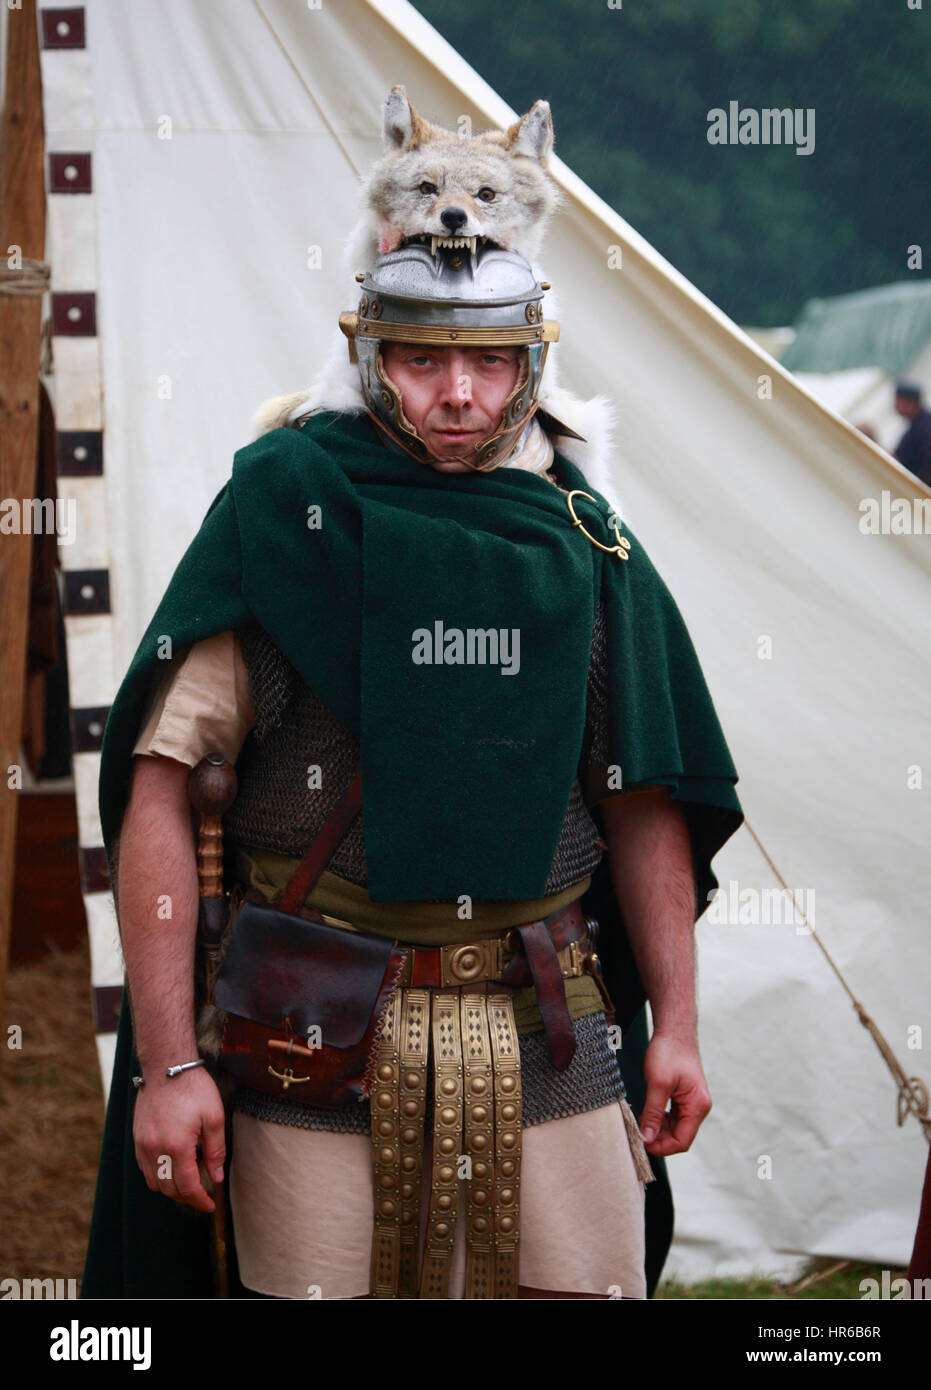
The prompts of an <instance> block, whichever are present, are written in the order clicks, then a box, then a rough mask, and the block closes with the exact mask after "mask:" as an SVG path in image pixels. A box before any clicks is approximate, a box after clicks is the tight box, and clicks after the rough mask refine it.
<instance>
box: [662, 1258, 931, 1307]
mask: <svg viewBox="0 0 931 1390" xmlns="http://www.w3.org/2000/svg"><path fill="white" fill-rule="evenodd" d="M890 1273H891V1277H892V1278H893V1279H895V1278H897V1277H898V1276H899V1275H904V1274H905V1270H904V1269H894V1270H892V1271H890ZM870 1278H872V1279H876V1280H877V1281H878V1280H880V1279H881V1278H882V1270H881V1269H880V1268H879V1266H878V1265H869V1264H857V1263H855V1262H854V1261H852V1260H813V1261H812V1262H811V1265H810V1266H809V1268H808V1270H807V1271H806V1273H805V1274H803V1275H802V1276H801V1277H800V1278H798V1279H795V1280H793V1282H792V1283H790V1284H785V1283H780V1282H779V1281H778V1280H776V1279H771V1278H769V1277H767V1276H765V1275H762V1276H759V1277H757V1278H755V1279H706V1280H704V1281H703V1282H702V1283H699V1284H680V1283H678V1282H677V1281H676V1280H674V1279H664V1280H662V1281H661V1282H660V1286H659V1288H658V1290H657V1292H656V1297H657V1298H658V1299H771V1300H775V1301H786V1300H791V1301H792V1302H797V1301H799V1300H803V1299H811V1300H815V1299H832V1298H840V1299H854V1300H860V1299H861V1298H862V1297H863V1291H862V1290H861V1288H860V1281H861V1280H862V1279H870Z"/></svg>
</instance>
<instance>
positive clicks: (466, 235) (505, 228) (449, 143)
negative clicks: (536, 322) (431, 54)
mask: <svg viewBox="0 0 931 1390" xmlns="http://www.w3.org/2000/svg"><path fill="white" fill-rule="evenodd" d="M384 141H385V152H384V154H383V155H382V157H381V159H379V160H378V162H377V163H376V164H375V165H374V167H373V168H372V169H371V171H370V172H369V174H368V176H367V178H366V179H365V181H364V183H363V197H364V199H365V201H366V203H367V205H368V208H369V210H370V212H371V215H372V218H373V224H374V225H373V230H374V231H375V232H376V235H377V237H378V250H379V253H382V254H383V253H384V252H387V251H396V250H397V249H398V247H399V246H401V245H402V244H403V243H404V242H405V241H409V240H411V239H412V238H418V239H425V240H427V242H428V243H429V244H431V246H432V249H433V250H434V251H435V247H436V244H437V243H438V242H439V243H445V242H447V241H448V242H449V243H450V244H453V245H456V244H462V242H463V241H468V240H470V239H471V238H473V237H474V238H481V239H483V240H485V241H490V242H494V243H495V245H497V246H500V247H502V248H504V249H505V250H512V251H517V252H518V254H519V255H521V256H523V257H524V259H525V260H528V261H532V260H533V259H534V258H535V257H536V255H537V252H538V250H539V246H540V242H541V240H542V237H543V233H544V231H545V229H546V224H547V222H548V221H549V219H550V217H551V216H552V214H553V212H554V210H555V208H556V205H557V202H558V194H557V191H556V188H555V186H554V184H553V183H552V180H551V179H550V178H549V177H548V176H547V174H546V172H545V169H546V163H547V160H548V159H549V155H550V151H551V150H552V148H553V121H552V117H551V115H550V108H549V103H548V102H545V101H536V102H534V104H533V106H532V107H531V108H530V110H529V111H528V112H527V114H526V115H525V116H522V117H521V119H520V120H519V121H517V122H515V124H514V125H512V126H511V127H510V128H509V129H508V130H506V131H497V130H491V131H485V132H484V133H483V134H481V135H471V134H467V133H461V134H460V133H459V132H457V131H452V130H446V129H444V128H443V127H442V126H438V125H433V124H432V123H431V122H430V121H426V120H424V118H423V117H422V116H421V115H420V114H419V113H418V112H417V111H416V110H415V108H414V106H413V105H412V104H411V102H410V101H409V99H408V96H407V92H406V91H405V90H404V88H403V87H392V89H391V92H390V93H389V96H388V99H387V101H386V102H385V108H384ZM432 238H436V239H437V241H436V242H431V239H432Z"/></svg>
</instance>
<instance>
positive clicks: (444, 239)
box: [430, 236, 478, 256]
mask: <svg viewBox="0 0 931 1390" xmlns="http://www.w3.org/2000/svg"><path fill="white" fill-rule="evenodd" d="M477 245H478V237H477V236H431V238H430V255H431V256H435V255H436V248H437V247H438V246H445V247H448V248H449V249H450V250H460V249H461V250H464V249H465V248H466V247H468V248H469V251H470V252H471V254H472V255H473V256H474V255H475V249H476V246H477Z"/></svg>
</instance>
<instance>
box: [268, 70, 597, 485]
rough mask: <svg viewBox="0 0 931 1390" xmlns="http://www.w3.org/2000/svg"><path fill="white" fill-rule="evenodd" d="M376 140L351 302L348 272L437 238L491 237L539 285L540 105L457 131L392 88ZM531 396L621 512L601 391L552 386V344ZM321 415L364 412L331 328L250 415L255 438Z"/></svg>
mask: <svg viewBox="0 0 931 1390" xmlns="http://www.w3.org/2000/svg"><path fill="white" fill-rule="evenodd" d="M383 138H384V146H385V148H384V153H383V154H382V156H381V158H380V159H379V160H378V161H377V162H376V163H375V164H374V165H373V167H372V169H371V170H370V171H369V173H368V175H367V177H366V178H365V179H364V181H363V184H362V187H361V199H362V202H363V204H364V208H365V212H364V215H363V216H362V217H361V218H360V221H359V222H358V224H357V225H356V228H355V230H354V232H353V234H352V236H351V237H350V239H349V241H348V242H347V244H346V247H345V249H344V251H343V256H342V264H343V268H344V275H345V283H346V292H347V304H348V301H349V298H350V297H351V289H352V286H353V278H354V276H355V275H356V273H357V272H359V271H360V270H363V269H367V268H368V267H370V266H371V265H372V263H373V261H374V260H375V258H376V256H378V255H380V254H383V253H385V252H387V251H394V250H396V249H397V248H398V247H399V246H401V245H402V244H403V243H404V242H405V241H407V240H410V239H412V238H418V239H423V240H425V241H427V242H428V243H430V242H431V239H434V240H433V245H434V247H435V245H436V243H437V242H440V243H447V242H452V241H454V240H456V241H467V240H469V239H470V238H472V237H476V238H481V239H483V240H487V241H490V242H493V243H495V244H496V245H499V246H501V247H503V248H505V249H509V250H513V251H516V252H518V254H519V255H521V256H523V257H524V259H525V260H527V261H529V262H530V263H531V264H532V265H534V270H535V273H536V275H537V278H538V279H539V280H540V281H541V282H544V283H545V276H544V273H543V271H542V268H540V267H539V266H537V265H536V264H534V263H535V260H536V257H537V255H538V252H539V248H540V245H541V243H542V240H543V234H544V232H545V230H546V227H547V224H548V223H549V220H550V218H551V217H552V215H553V213H554V212H555V211H556V209H557V207H558V205H559V201H560V195H559V192H558V190H557V188H556V186H555V184H554V183H553V181H552V179H551V178H550V177H549V176H548V175H547V173H546V167H547V163H548V161H549V156H550V153H551V152H552V149H553V121H552V116H551V114H550V107H549V103H548V102H546V101H536V102H534V104H533V106H532V107H531V108H530V110H529V111H528V112H527V113H526V115H524V116H522V117H521V119H520V120H519V121H516V122H515V123H514V125H512V126H510V127H509V129H508V130H506V131H497V130H492V131H485V132H483V133H481V134H479V135H470V134H460V133H459V132H457V131H451V130H446V129H445V128H444V127H442V126H438V125H434V124H433V123H432V122H430V121H426V120H424V118H423V117H422V116H421V115H420V114H419V112H418V111H417V110H416V109H415V107H414V106H413V104H412V103H411V101H410V100H409V98H408V96H407V92H406V91H405V89H404V88H403V87H401V86H396V87H393V88H392V89H391V92H390V93H389V95H388V98H387V101H386V102H385V106H384V113H383ZM444 214H445V217H444ZM463 214H465V220H464V221H463V220H462V215H463ZM543 311H544V313H545V314H546V316H547V317H548V318H554V319H558V317H559V311H558V304H557V302H556V295H555V293H554V291H553V290H552V289H548V290H547V291H546V296H545V298H544V301H543ZM539 403H540V408H541V409H542V410H544V411H546V412H547V413H548V414H549V415H550V416H552V417H554V418H555V419H556V420H558V421H561V422H562V423H563V424H565V425H568V426H569V428H570V429H571V430H573V431H574V432H575V433H576V434H577V435H580V436H582V438H581V439H575V438H572V437H571V436H569V435H561V436H559V437H558V438H557V439H556V441H555V442H556V444H557V447H558V448H559V450H560V451H561V452H562V453H564V454H565V455H566V456H567V457H568V458H569V459H570V460H571V461H572V462H573V463H575V464H576V466H577V467H579V468H581V469H582V471H583V472H584V473H585V476H586V477H587V478H588V480H589V481H590V482H591V483H592V484H593V486H594V487H596V488H597V489H598V490H599V491H600V492H601V493H602V494H603V495H604V496H606V497H607V498H608V499H609V500H610V501H611V502H612V503H614V504H615V505H616V507H617V510H618V512H619V513H620V511H621V508H620V503H619V501H618V499H617V496H616V493H615V489H614V484H613V479H612V477H611V473H610V468H609V464H610V456H611V442H612V430H613V424H614V411H613V407H612V405H611V403H610V401H609V400H608V399H607V398H606V397H604V396H595V397H593V398H592V399H591V400H588V401H583V400H580V399H579V398H578V397H577V396H575V395H573V394H572V392H570V391H567V390H565V389H564V388H563V387H561V386H560V385H559V382H558V373H557V361H556V351H555V346H554V348H551V350H550V352H549V354H548V356H547V361H546V366H545V369H544V372H543V377H542V382H541V386H540V392H539ZM318 410H338V411H344V412H346V413H348V414H362V413H363V412H364V411H365V401H364V398H363V395H362V389H361V385H360V379H359V369H358V367H357V366H356V365H355V364H354V363H352V362H350V360H349V355H348V352H347V346H346V340H345V338H344V337H343V335H342V334H341V333H340V332H339V329H338V328H337V329H336V330H335V332H334V336H333V342H332V346H331V349H330V353H329V356H328V358H327V360H326V362H325V363H324V365H323V367H322V369H321V371H320V373H319V375H318V376H317V378H316V380H315V381H314V382H313V384H312V385H311V386H310V387H307V388H305V389H304V390H302V391H296V392H293V393H291V394H290V395H286V396H276V397H275V398H274V399H272V400H268V401H266V402H264V404H263V405H261V406H260V407H259V409H258V410H257V411H256V413H255V415H254V416H253V418H252V421H251V426H252V431H253V438H258V437H259V436H260V435H262V434H265V433H267V432H268V431H269V430H273V429H277V428H278V427H279V426H281V425H288V424H293V423H295V422H296V421H297V420H298V419H299V418H300V417H301V416H304V415H307V414H310V413H312V412H314V411H318Z"/></svg>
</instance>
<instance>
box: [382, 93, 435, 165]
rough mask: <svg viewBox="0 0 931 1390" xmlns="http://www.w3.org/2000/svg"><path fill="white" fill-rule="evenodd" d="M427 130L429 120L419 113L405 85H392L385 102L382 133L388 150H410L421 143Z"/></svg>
mask: <svg viewBox="0 0 931 1390" xmlns="http://www.w3.org/2000/svg"><path fill="white" fill-rule="evenodd" d="M426 131H427V122H426V121H425V120H424V119H423V117H422V116H421V115H420V114H419V113H418V111H417V109H416V107H415V106H414V104H413V102H411V101H410V99H409V98H408V95H407V92H406V91H405V90H404V88H403V87H400V86H398V87H392V88H391V91H390V92H389V93H388V100H387V101H386V102H385V119H384V124H383V126H382V134H383V135H384V140H385V149H386V150H398V151H400V150H409V149H412V148H413V147H414V145H419V144H420V143H421V142H422V140H423V139H424V136H425V134H426Z"/></svg>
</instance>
